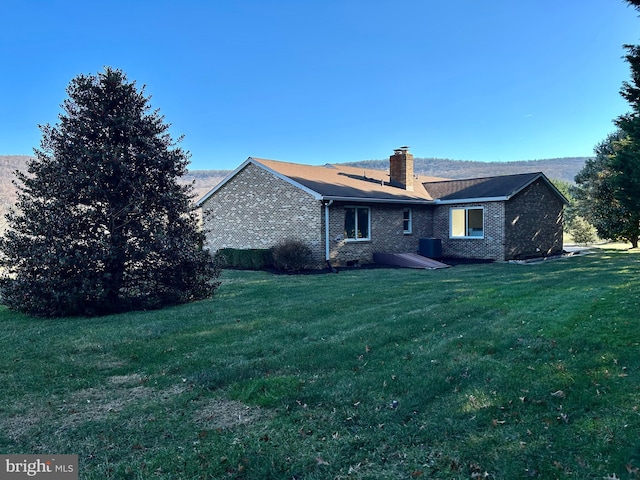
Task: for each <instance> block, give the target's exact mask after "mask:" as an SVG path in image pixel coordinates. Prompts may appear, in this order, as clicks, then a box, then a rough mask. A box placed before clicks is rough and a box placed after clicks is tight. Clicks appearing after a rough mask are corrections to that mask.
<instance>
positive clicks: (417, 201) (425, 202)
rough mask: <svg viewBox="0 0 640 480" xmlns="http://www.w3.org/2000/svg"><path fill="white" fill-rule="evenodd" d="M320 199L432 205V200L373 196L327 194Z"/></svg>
mask: <svg viewBox="0 0 640 480" xmlns="http://www.w3.org/2000/svg"><path fill="white" fill-rule="evenodd" d="M322 200H333V201H336V202H359V203H402V204H411V205H433V204H434V203H435V202H434V201H433V200H420V199H409V198H405V199H399V198H398V199H391V198H374V197H337V196H335V195H333V196H332V195H327V196H325V197H322Z"/></svg>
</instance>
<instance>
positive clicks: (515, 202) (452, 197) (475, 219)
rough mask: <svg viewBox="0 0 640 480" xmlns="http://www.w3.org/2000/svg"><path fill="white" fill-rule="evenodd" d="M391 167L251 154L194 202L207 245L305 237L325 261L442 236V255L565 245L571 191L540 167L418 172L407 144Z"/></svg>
mask: <svg viewBox="0 0 640 480" xmlns="http://www.w3.org/2000/svg"><path fill="white" fill-rule="evenodd" d="M389 163H390V165H389V167H390V168H389V171H388V172H385V171H382V170H370V169H362V168H357V167H347V166H342V165H329V164H327V165H324V166H309V165H301V164H296V163H286V162H280V161H274V160H265V159H260V158H252V157H249V158H248V159H247V160H246V161H245V162H243V163H242V164H241V165H240V166H239V167H238V168H236V169H235V170H234V171H233V172H231V173H230V174H229V175H228V176H227V177H226V178H225V179H223V180H222V182H220V183H219V184H218V185H217V186H216V187H214V188H213V189H212V190H211V191H209V192H208V193H207V194H206V195H204V196H203V197H202V198H201V199H200V200H199V201H198V202H197V205H198V206H199V207H201V208H202V211H203V218H204V222H205V228H206V229H207V231H208V233H207V239H206V243H207V245H206V246H207V247H208V248H209V249H210V251H211V252H216V251H217V250H219V249H221V248H239V249H245V248H246V249H248V248H269V247H272V246H273V245H276V244H277V243H279V242H280V241H282V240H285V239H298V240H302V241H304V242H305V243H306V244H307V245H309V246H310V247H311V248H312V250H313V256H314V260H315V262H316V263H317V265H318V266H324V264H325V262H327V261H329V262H330V263H331V265H335V266H339V265H352V264H357V263H361V264H365V263H371V262H372V260H373V254H374V253H376V252H381V253H409V252H411V253H415V252H417V251H418V249H419V246H420V245H421V242H420V239H439V240H436V242H437V248H436V250H434V251H438V253H440V250H441V254H442V257H455V258H470V259H489V260H497V261H504V260H511V259H524V258H531V257H540V256H548V255H554V254H558V253H560V252H562V236H563V227H562V218H563V217H562V216H563V208H564V205H565V204H566V203H567V200H566V198H565V197H564V196H563V195H562V194H561V193H560V192H559V191H558V190H557V189H556V188H555V187H554V186H553V184H552V183H551V182H550V181H549V180H548V179H547V177H546V176H545V175H544V174H542V173H539V172H537V173H527V174H518V175H504V176H496V177H487V178H470V179H466V180H446V179H440V178H435V177H418V176H415V175H414V172H413V155H412V154H411V153H409V151H408V149H407V148H406V147H403V148H400V149H397V150H395V151H394V154H393V155H391V156H390V159H389Z"/></svg>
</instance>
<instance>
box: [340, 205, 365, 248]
mask: <svg viewBox="0 0 640 480" xmlns="http://www.w3.org/2000/svg"><path fill="white" fill-rule="evenodd" d="M349 209H354V210H355V218H354V226H355V229H354V230H355V231H356V232H357V231H359V228H358V210H366V211H367V233H368V236H367V237H357V236H356V237H349V236H348V232H347V231H346V228H345V232H344V233H345V234H344V239H345V241H347V242H369V241H371V207H363V206H359V205H349V206H346V207H344V215H345V223H346V221H347V220H346V218H347V210H349ZM345 227H346V225H345Z"/></svg>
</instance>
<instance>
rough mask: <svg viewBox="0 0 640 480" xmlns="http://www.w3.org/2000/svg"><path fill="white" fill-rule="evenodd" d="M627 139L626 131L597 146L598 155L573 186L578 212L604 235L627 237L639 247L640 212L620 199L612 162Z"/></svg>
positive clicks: (616, 237) (619, 237)
mask: <svg viewBox="0 0 640 480" xmlns="http://www.w3.org/2000/svg"><path fill="white" fill-rule="evenodd" d="M626 141H627V136H626V134H625V133H624V132H622V131H617V132H614V133H612V134H610V135H609V136H608V137H607V138H606V139H605V140H604V141H602V142H601V143H600V144H598V145H597V146H596V148H595V154H596V156H595V158H593V159H589V160H587V161H586V162H585V165H584V167H583V168H582V170H580V172H578V174H577V175H576V178H575V181H576V185H575V187H573V188H572V189H571V195H572V197H573V198H574V201H575V207H573V208H574V210H575V212H573V213H574V215H575V216H577V217H578V218H579V217H583V218H584V219H586V220H587V221H588V222H589V223H590V224H591V225H593V226H594V227H595V228H596V231H597V232H598V235H599V236H600V237H601V238H606V239H610V240H624V241H627V242H630V243H631V245H632V246H633V247H637V246H638V235H639V234H640V225H639V222H638V219H639V214H640V212H638V211H637V210H636V211H633V210H629V209H628V208H627V207H626V206H625V205H623V204H622V202H620V200H619V199H618V198H617V186H616V184H617V181H616V178H615V172H614V171H613V168H612V161H613V159H614V158H615V157H616V155H617V154H618V150H619V149H620V148H621V146H622V145H624V144H625V142H626Z"/></svg>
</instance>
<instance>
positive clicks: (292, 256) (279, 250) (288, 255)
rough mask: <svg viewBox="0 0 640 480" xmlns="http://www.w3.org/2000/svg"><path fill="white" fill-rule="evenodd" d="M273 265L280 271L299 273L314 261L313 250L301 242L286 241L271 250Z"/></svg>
mask: <svg viewBox="0 0 640 480" xmlns="http://www.w3.org/2000/svg"><path fill="white" fill-rule="evenodd" d="M271 255H272V257H273V264H274V266H275V267H276V268H277V269H279V270H285V271H287V272H299V271H300V270H303V269H304V268H306V267H308V266H309V264H310V263H311V260H312V251H311V248H310V247H309V246H308V245H307V244H306V243H304V242H302V241H300V240H292V239H288V240H284V241H282V242H281V243H279V244H278V245H276V246H274V247H272V248H271Z"/></svg>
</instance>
